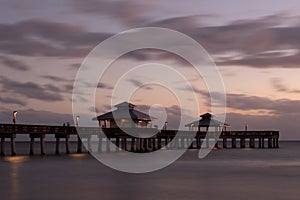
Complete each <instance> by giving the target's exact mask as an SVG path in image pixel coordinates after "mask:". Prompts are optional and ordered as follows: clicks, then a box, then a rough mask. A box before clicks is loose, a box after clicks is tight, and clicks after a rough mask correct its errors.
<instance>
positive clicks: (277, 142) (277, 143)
mask: <svg viewBox="0 0 300 200" xmlns="http://www.w3.org/2000/svg"><path fill="white" fill-rule="evenodd" d="M275 140H276V148H279V139H278V138H276V139H275Z"/></svg>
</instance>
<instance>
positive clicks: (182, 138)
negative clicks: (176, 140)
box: [180, 137, 184, 149]
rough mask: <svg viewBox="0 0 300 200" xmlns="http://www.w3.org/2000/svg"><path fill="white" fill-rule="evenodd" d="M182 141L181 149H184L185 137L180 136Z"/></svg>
mask: <svg viewBox="0 0 300 200" xmlns="http://www.w3.org/2000/svg"><path fill="white" fill-rule="evenodd" d="M180 142H181V144H180V148H181V149H184V137H181V138H180Z"/></svg>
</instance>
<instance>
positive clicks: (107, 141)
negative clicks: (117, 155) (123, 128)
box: [105, 137, 110, 152]
mask: <svg viewBox="0 0 300 200" xmlns="http://www.w3.org/2000/svg"><path fill="white" fill-rule="evenodd" d="M105 139H106V152H110V139H109V138H108V137H107V138H105Z"/></svg>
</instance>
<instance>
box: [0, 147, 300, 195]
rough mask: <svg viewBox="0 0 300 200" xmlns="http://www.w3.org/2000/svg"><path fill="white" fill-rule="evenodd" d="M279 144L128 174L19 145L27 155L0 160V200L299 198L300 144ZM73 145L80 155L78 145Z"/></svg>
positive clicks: (193, 153)
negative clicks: (44, 154)
mask: <svg viewBox="0 0 300 200" xmlns="http://www.w3.org/2000/svg"><path fill="white" fill-rule="evenodd" d="M280 145H281V147H280V149H243V150H242V149H226V150H214V151H212V152H211V153H210V154H209V156H208V157H206V158H205V159H202V160H200V159H198V157H197V156H198V150H189V151H188V152H186V153H185V154H184V156H183V157H182V158H180V159H179V160H178V161H176V162H175V163H173V164H172V165H170V166H169V167H167V168H164V169H162V170H159V171H156V172H152V173H146V174H127V173H122V172H118V171H115V170H113V169H110V168H108V167H106V166H104V165H102V164H101V163H99V162H98V161H97V160H95V159H94V158H93V157H91V156H90V155H89V154H86V153H85V154H70V155H65V154H62V155H60V156H56V155H54V154H53V152H54V147H53V145H52V146H51V145H48V144H46V148H47V149H46V153H47V154H48V155H46V156H39V155H36V156H31V157H30V156H27V155H26V154H27V153H28V152H27V151H28V148H27V146H28V144H26V143H24V144H17V147H19V148H18V149H17V153H20V152H21V154H23V156H16V157H9V156H7V157H3V158H0V174H1V175H0V197H1V198H0V199H1V200H2V199H3V200H27V199H28V200H44V199H47V200H48V199H49V200H50V199H51V200H52V199H55V200H56V199H64V200H69V199H82V200H90V199H91V200H92V199H99V200H100V199H101V200H106V199H122V200H123V199H124V200H127V199H128V200H135V199H138V200H144V199H145V200H147V199H149V200H150V199H151V200H159V199H189V200H190V199H197V200H198V199H199V200H200V199H222V200H223V199H224V200H227V199H230V200H235V199H241V200H247V199H251V200H253V199H264V200H267V199H272V200H277V199H278V200H290V199H295V200H296V199H297V200H299V199H300V142H281V143H280ZM20 146H21V148H20ZM71 147H72V151H75V149H76V147H75V144H73V146H71ZM7 150H8V149H7ZM36 153H38V151H36ZM62 153H63V148H62Z"/></svg>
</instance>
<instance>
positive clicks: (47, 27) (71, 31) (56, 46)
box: [0, 19, 111, 58]
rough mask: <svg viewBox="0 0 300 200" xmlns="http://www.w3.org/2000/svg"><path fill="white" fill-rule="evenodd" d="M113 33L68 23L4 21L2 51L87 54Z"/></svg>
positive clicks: (35, 53) (0, 25) (0, 40)
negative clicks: (96, 31)
mask: <svg viewBox="0 0 300 200" xmlns="http://www.w3.org/2000/svg"><path fill="white" fill-rule="evenodd" d="M53 30H55V31H53ZM110 35H111V34H109V33H94V32H88V31H85V30H84V29H83V28H82V27H80V26H74V25H70V24H66V23H59V22H52V21H48V20H39V19H33V20H26V21H21V22H18V23H15V24H0V50H1V52H3V53H7V54H15V55H22V56H48V57H61V58H64V57H83V56H85V55H87V54H88V53H89V52H90V50H91V49H92V48H93V47H94V46H96V45H97V44H98V43H99V42H101V41H103V40H104V39H106V38H107V37H109V36H110Z"/></svg>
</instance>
